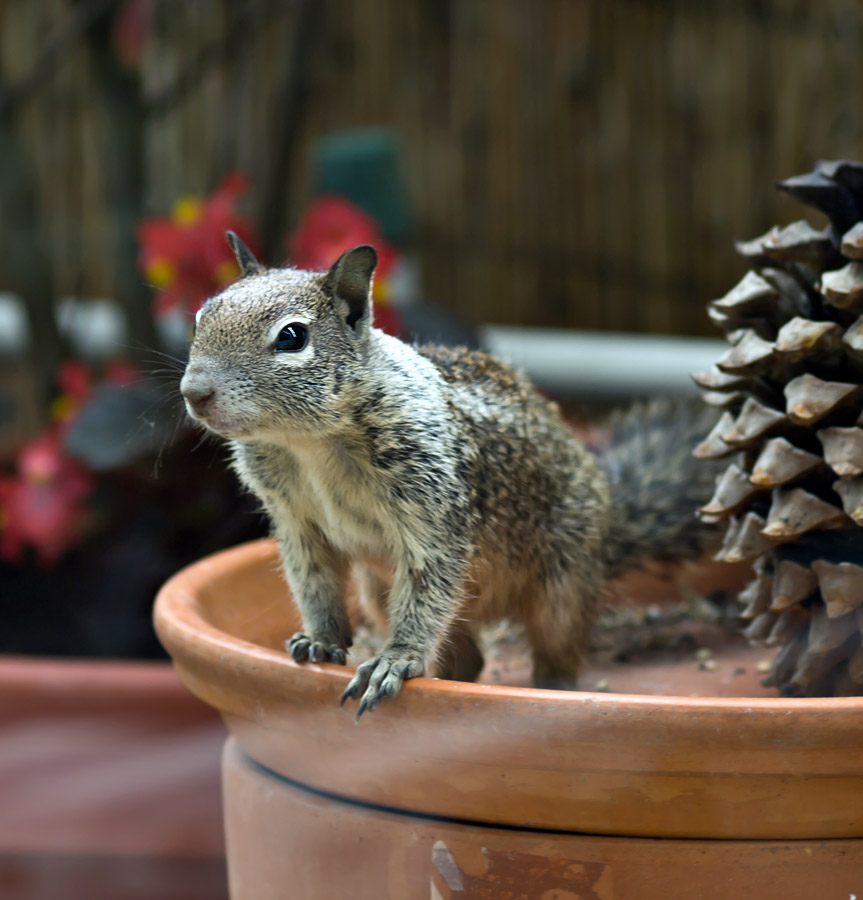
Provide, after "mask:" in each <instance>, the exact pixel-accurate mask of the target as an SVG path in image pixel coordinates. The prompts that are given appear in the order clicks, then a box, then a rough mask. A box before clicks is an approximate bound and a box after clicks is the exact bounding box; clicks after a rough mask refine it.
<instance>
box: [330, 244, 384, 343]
mask: <svg viewBox="0 0 863 900" xmlns="http://www.w3.org/2000/svg"><path fill="white" fill-rule="evenodd" d="M377 264H378V255H377V253H376V252H375V248H374V247H370V246H369V245H368V244H363V245H361V246H359V247H354V248H353V250H347V251H345V252H344V253H343V254H342V255H341V256H340V257H339V258H338V259H337V260H336V261H335V262H334V263H333V264H332V266H331V267H330V271H329V272H327V277H326V279H325V280H324V289H325V290H326V292H327V293H328V294H329V295H330V296H331V297H332V298H333V302H334V303H335V304H336V309H337V310H338V311H339V312H340V313H341V314H342V315H343V316H344V319H345V321H346V322H347V323H348V325H350V326H351V328H353V329H354V331H356V329H357V323H358V322H360V321H361V320H362V319H364V318H365V319H366V320H367V321H368V320H369V319H370V312H371V305H372V301H371V292H372V275H374V271H375V266H376V265H377Z"/></svg>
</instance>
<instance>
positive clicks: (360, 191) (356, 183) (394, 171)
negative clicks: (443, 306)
mask: <svg viewBox="0 0 863 900" xmlns="http://www.w3.org/2000/svg"><path fill="white" fill-rule="evenodd" d="M401 160H402V143H401V140H400V139H399V137H398V135H396V134H395V133H394V132H392V131H387V130H384V129H374V130H363V131H340V132H337V133H335V134H331V135H328V136H327V137H325V138H321V139H320V140H317V141H315V143H314V144H313V145H312V150H311V164H312V185H313V191H314V195H315V196H320V195H321V194H341V195H342V196H343V197H347V198H348V200H351V201H352V202H353V203H356V204H357V206H359V207H361V208H362V209H364V210H365V211H366V212H367V213H369V214H370V215H372V216H374V217H375V219H376V220H377V222H378V225H379V227H380V229H381V233H382V234H383V236H384V237H385V238H386V239H387V240H388V241H392V242H393V243H394V244H401V245H404V244H405V243H406V242H407V241H408V239H409V237H410V216H409V213H408V204H407V197H406V192H405V185H404V179H403V177H402V169H401Z"/></svg>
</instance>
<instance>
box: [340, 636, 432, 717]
mask: <svg viewBox="0 0 863 900" xmlns="http://www.w3.org/2000/svg"><path fill="white" fill-rule="evenodd" d="M423 668H424V666H423V662H422V660H421V659H420V658H419V657H418V656H414V655H413V654H409V653H405V652H404V651H401V652H396V653H392V654H391V653H387V652H386V651H385V652H384V653H382V654H381V655H380V656H374V657H372V658H371V659H369V660H367V661H366V662H364V663H363V664H362V665H360V666H359V667H358V668H357V672H356V675H354V677H353V678H352V679H351V681H350V683H349V684H348V686H347V688H345V692H344V693H343V694H342V699H341V703H340V705H344V703H345V701H346V700H347V699H348V698H349V697H350V698H351V699H356V698H357V697H359V696H360V695H361V694H362V699H361V700H360V705H359V708H358V709H357V721H359V719H360V716H361V715H362V714H363V713H364V712H365V711H366V710H369V711H371V710H373V709H376V708H377V706H378V704H379V703H380V702H381V700H383V699H384V698H386V697H395V696H396V694H398V692H399V691H400V690H401V687H402V683H403V682H404V681H405V679H407V678H416V677H417V676H418V675H422V673H423Z"/></svg>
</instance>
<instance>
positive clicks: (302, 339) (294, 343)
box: [273, 322, 309, 353]
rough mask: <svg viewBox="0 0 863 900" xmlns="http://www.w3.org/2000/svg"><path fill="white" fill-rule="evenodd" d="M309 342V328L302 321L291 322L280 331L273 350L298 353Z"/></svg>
mask: <svg viewBox="0 0 863 900" xmlns="http://www.w3.org/2000/svg"><path fill="white" fill-rule="evenodd" d="M308 342H309V329H308V328H306V326H305V325H303V324H302V322H291V324H290V325H285V327H284V328H283V329H282V330H281V331H280V332H279V336H278V337H277V338H276V342H275V344H273V350H274V351H275V352H276V353H296V352H297V351H298V350H302V349H303V347H305V346H306V344H307V343H308Z"/></svg>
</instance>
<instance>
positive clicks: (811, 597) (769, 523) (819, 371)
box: [695, 161, 863, 696]
mask: <svg viewBox="0 0 863 900" xmlns="http://www.w3.org/2000/svg"><path fill="white" fill-rule="evenodd" d="M778 186H779V187H780V188H781V189H782V190H784V191H787V192H788V193H789V194H791V195H792V196H793V197H795V198H797V199H798V200H801V201H802V202H803V203H806V204H809V205H811V206H814V207H816V208H818V209H820V210H821V211H822V212H824V213H826V214H827V216H828V218H829V220H830V222H829V224H828V225H827V226H826V227H825V228H824V229H823V230H817V229H815V228H813V227H812V226H811V225H810V224H809V223H808V222H805V221H800V222H795V223H794V224H792V225H788V226H787V227H786V228H778V227H774V228H772V229H771V230H770V231H768V232H767V234H765V235H762V236H761V237H759V238H756V239H755V240H752V241H747V242H745V243H738V244H737V250H738V252H740V253H741V254H742V255H743V256H744V257H746V258H747V259H748V260H749V262H750V263H751V265H752V267H753V271H750V272H749V273H747V275H746V276H745V277H744V278H743V280H742V281H741V282H740V284H738V285H737V286H736V287H735V288H734V289H733V290H731V291H730V292H729V293H728V294H726V296H724V297H723V298H722V299H720V300H716V301H714V302H713V303H711V304H710V305H709V307H708V312H709V315H710V317H711V319H713V321H715V322H716V323H717V324H718V325H719V326H720V327H721V328H722V329H723V331H724V332H725V335H726V337H727V338H728V341H729V342H730V344H731V347H730V348H729V350H728V351H727V352H726V353H725V354H724V355H723V356H722V358H721V359H720V360H719V361H718V362H717V364H716V367H715V368H714V369H713V370H712V371H710V372H707V373H705V374H703V375H698V376H696V377H695V380H696V382H697V383H698V384H699V385H700V386H701V387H702V388H703V389H704V399H705V400H706V401H707V402H708V403H711V404H714V405H717V406H721V407H724V412H723V414H722V416H721V418H720V419H719V421H718V423H717V424H716V427H715V428H714V429H713V430H712V431H711V432H710V434H709V435H708V436H707V438H706V439H705V440H704V441H703V442H702V443H701V444H700V445H699V447H698V449H697V450H696V456H700V457H702V458H708V459H716V458H720V457H725V456H727V457H730V461H729V465H728V467H727V469H726V470H725V471H724V474H723V475H722V476H721V477H720V478H719V479H718V481H717V486H716V491H715V494H714V496H713V498H712V499H711V500H710V502H709V503H708V504H707V505H706V506H704V507H702V510H701V515H702V516H703V517H705V518H707V519H708V520H713V521H720V522H722V521H725V522H727V529H726V533H725V540H724V544H723V548H722V550H721V552H720V554H719V558H721V559H725V560H729V561H735V560H745V559H749V560H752V561H753V564H754V569H755V578H754V580H753V581H752V582H751V583H750V584H749V585H748V586H747V587H746V588H745V590H744V591H743V592H742V593H741V600H742V601H743V602H744V603H745V609H744V610H743V613H742V615H743V616H744V618H746V619H749V620H750V622H749V626H748V628H747V629H746V632H745V633H746V635H747V637H749V638H750V639H751V640H755V641H762V642H764V643H766V644H767V645H769V646H778V647H780V650H779V652H778V654H777V656H776V658H775V660H774V662H773V664H772V668H771V670H770V672H769V674H768V675H767V677H766V678H765V679H764V684H766V685H775V686H777V687H778V688H779V689H780V690H781V691H782V693H784V694H787V695H796V696H824V695H828V696H829V695H848V694H863V643H861V635H863V427H861V426H863V412H862V411H863V387H861V386H863V163H854V162H847V161H835V162H819V163H817V164H816V166H815V169H814V170H813V171H812V172H810V173H809V174H807V175H800V176H796V177H794V178H789V179H788V180H787V181H783V182H780V183H779V185H778Z"/></svg>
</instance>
